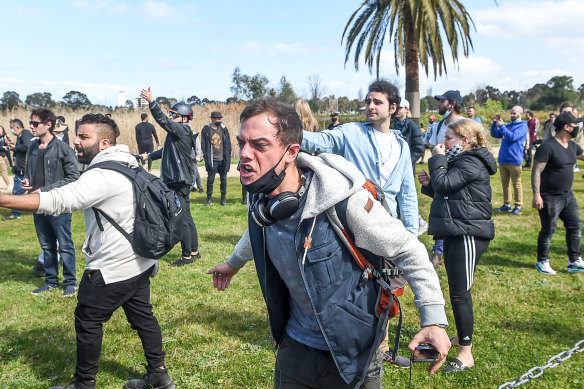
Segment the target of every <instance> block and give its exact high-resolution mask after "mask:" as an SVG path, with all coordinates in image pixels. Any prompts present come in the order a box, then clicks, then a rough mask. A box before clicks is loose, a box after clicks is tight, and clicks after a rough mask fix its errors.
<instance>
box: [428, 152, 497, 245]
mask: <svg viewBox="0 0 584 389" xmlns="http://www.w3.org/2000/svg"><path fill="white" fill-rule="evenodd" d="M428 169H429V171H430V173H429V174H430V184H429V185H428V186H422V193H423V194H425V195H428V196H430V197H432V198H433V199H434V201H432V206H431V207H430V220H429V221H430V227H429V229H428V234H430V235H434V236H435V237H446V236H462V235H471V236H475V237H478V238H485V239H493V238H494V237H495V225H494V224H493V221H492V220H491V215H492V213H493V208H492V205H491V197H492V196H491V179H490V177H489V176H490V175H493V174H495V173H496V172H497V163H496V162H495V158H494V157H493V154H491V152H490V151H489V150H487V149H486V148H484V147H478V148H476V149H473V150H469V151H465V152H463V153H461V154H460V155H459V156H457V157H455V158H454V159H453V160H452V161H450V162H447V161H446V156H444V155H435V156H433V157H432V158H430V160H429V161H428Z"/></svg>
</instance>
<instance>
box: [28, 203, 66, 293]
mask: <svg viewBox="0 0 584 389" xmlns="http://www.w3.org/2000/svg"><path fill="white" fill-rule="evenodd" d="M34 226H35V228H36V233H37V237H38V238H39V243H40V244H41V248H42V249H43V256H44V258H45V282H46V283H47V284H49V285H52V286H57V285H59V277H58V275H59V260H58V259H57V241H58V242H59V253H60V254H61V259H62V260H63V278H64V279H65V280H64V281H63V285H65V286H68V285H77V279H76V278H75V274H76V271H75V246H74V245H73V239H71V214H70V213H65V214H63V215H59V216H50V215H42V214H38V213H35V214H34Z"/></svg>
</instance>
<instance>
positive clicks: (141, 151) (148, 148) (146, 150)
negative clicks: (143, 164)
mask: <svg viewBox="0 0 584 389" xmlns="http://www.w3.org/2000/svg"><path fill="white" fill-rule="evenodd" d="M153 150H154V145H153V144H149V145H138V153H139V154H144V153H151V152H152V151H153ZM151 169H152V160H151V159H150V158H148V171H150V170H151Z"/></svg>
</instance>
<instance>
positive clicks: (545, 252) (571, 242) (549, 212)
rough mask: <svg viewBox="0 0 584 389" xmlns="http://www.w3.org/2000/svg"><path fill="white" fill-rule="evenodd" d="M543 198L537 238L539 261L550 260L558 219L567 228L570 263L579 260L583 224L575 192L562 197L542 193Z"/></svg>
mask: <svg viewBox="0 0 584 389" xmlns="http://www.w3.org/2000/svg"><path fill="white" fill-rule="evenodd" d="M541 198H542V199H543V208H542V209H541V210H540V211H539V219H540V220H541V230H540V231H539V236H538V238H537V260H538V261H547V260H549V253H550V245H551V242H552V237H553V236H554V232H556V227H557V226H558V218H560V219H561V220H562V221H563V222H564V227H566V245H567V247H568V259H569V260H570V261H575V260H577V259H578V258H579V257H580V240H581V239H582V230H581V229H582V222H581V221H580V212H579V211H578V203H577V202H576V197H575V196H574V192H572V191H570V193H567V194H565V195H560V196H550V195H546V194H543V193H542V195H541Z"/></svg>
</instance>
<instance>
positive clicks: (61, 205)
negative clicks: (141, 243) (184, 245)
mask: <svg viewBox="0 0 584 389" xmlns="http://www.w3.org/2000/svg"><path fill="white" fill-rule="evenodd" d="M103 161H115V162H124V163H126V164H128V165H130V166H137V165H138V163H137V162H136V159H135V158H134V157H133V156H132V155H131V154H130V153H129V149H128V146H126V145H116V146H112V147H109V148H107V149H105V150H103V151H101V152H100V153H99V154H97V155H96V156H95V158H93V160H92V161H91V163H90V164H89V166H92V165H94V164H96V163H98V162H103ZM91 207H97V208H99V209H101V210H102V211H103V212H105V213H106V214H107V215H108V216H111V217H112V218H113V219H114V220H115V221H116V222H117V223H118V224H119V225H120V226H121V227H122V228H123V229H124V230H125V231H127V232H128V233H131V232H132V231H133V230H134V213H135V201H134V193H133V189H132V183H131V182H130V180H129V179H128V178H127V177H126V176H124V175H122V174H120V173H118V172H115V171H113V170H108V169H99V168H98V169H91V170H89V171H86V172H85V173H83V174H82V175H81V176H80V177H79V179H78V180H77V181H75V182H72V183H70V184H67V185H65V186H62V187H60V188H55V189H53V190H51V191H49V192H41V193H40V204H39V210H38V213H44V214H49V215H59V214H62V213H72V212H75V211H79V210H83V216H84V219H85V230H86V231H87V232H86V235H85V242H84V243H83V254H84V255H85V262H86V264H87V269H92V270H93V269H99V270H100V271H101V274H102V276H103V280H104V282H105V283H106V284H110V283H114V282H119V281H124V280H127V279H130V278H132V277H135V276H137V275H139V274H142V273H143V272H144V271H146V270H148V269H149V268H150V267H152V266H153V265H154V264H155V263H156V260H154V259H147V258H143V257H141V256H139V255H137V254H136V253H134V250H133V249H132V245H131V244H130V242H128V240H127V239H126V238H125V237H124V236H123V235H122V234H121V233H120V232H119V231H118V230H116V229H115V227H114V226H112V225H111V224H110V223H109V222H108V221H107V220H106V219H105V218H104V217H101V218H100V219H101V222H102V224H103V228H104V231H103V232H102V231H100V230H99V227H98V225H97V222H96V220H95V214H94V212H93V210H92V209H91Z"/></svg>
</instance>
